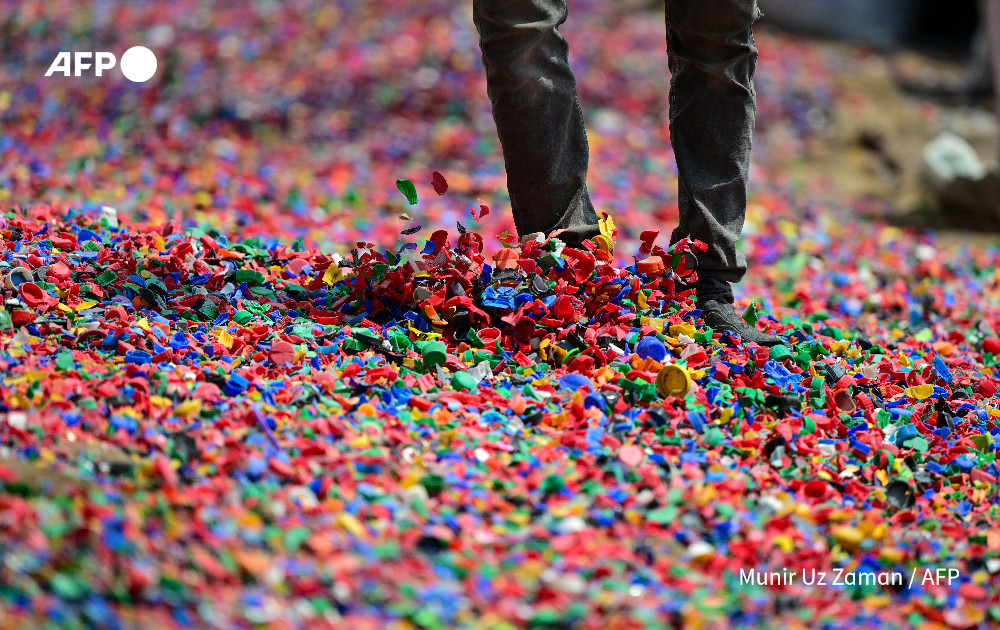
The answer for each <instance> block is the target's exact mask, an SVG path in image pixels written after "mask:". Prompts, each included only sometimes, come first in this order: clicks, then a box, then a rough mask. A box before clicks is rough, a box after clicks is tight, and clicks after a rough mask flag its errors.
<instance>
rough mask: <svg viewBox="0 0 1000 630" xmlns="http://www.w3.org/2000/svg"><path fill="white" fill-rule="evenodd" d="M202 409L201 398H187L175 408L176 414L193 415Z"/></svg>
mask: <svg viewBox="0 0 1000 630" xmlns="http://www.w3.org/2000/svg"><path fill="white" fill-rule="evenodd" d="M199 411H201V401H200V400H185V401H184V402H182V403H181V404H179V405H177V407H176V408H175V409H174V415H175V416H193V415H194V414H196V413H198V412H199Z"/></svg>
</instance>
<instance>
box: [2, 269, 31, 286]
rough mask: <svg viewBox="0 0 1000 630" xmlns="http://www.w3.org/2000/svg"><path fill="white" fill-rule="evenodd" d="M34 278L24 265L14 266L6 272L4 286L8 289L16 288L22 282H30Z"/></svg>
mask: <svg viewBox="0 0 1000 630" xmlns="http://www.w3.org/2000/svg"><path fill="white" fill-rule="evenodd" d="M34 278H35V276H34V275H33V274H32V273H31V270H30V269H28V268H26V267H14V268H13V269H11V270H10V271H8V272H7V276H6V277H5V278H4V286H6V287H7V288H8V289H17V288H19V287H20V286H21V285H22V284H24V283H26V282H31V281H32V280H34Z"/></svg>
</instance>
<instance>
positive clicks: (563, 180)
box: [472, 0, 599, 245]
mask: <svg viewBox="0 0 1000 630" xmlns="http://www.w3.org/2000/svg"><path fill="white" fill-rule="evenodd" d="M472 10H473V19H474V21H475V24H476V29H477V30H478V31H479V38H480V39H479V45H480V49H481V50H482V54H483V65H484V66H485V67H486V85H487V93H488V94H489V98H490V102H491V103H492V105H493V119H494V120H495V121H496V126H497V135H498V136H499V137H500V145H501V147H502V148H503V155H504V162H505V164H506V167H507V188H508V190H509V192H510V200H511V206H512V208H513V214H514V224H515V225H516V226H517V231H518V233H519V234H520V235H521V236H525V235H527V234H531V233H534V232H545V233H548V232H551V231H552V230H555V229H559V228H568V229H569V230H570V231H569V232H567V233H566V234H565V235H563V236H562V237H560V238H562V240H564V241H566V242H567V243H570V244H572V245H579V243H580V242H581V241H582V240H584V239H586V238H590V237H592V236H596V235H597V234H598V233H599V231H598V228H597V214H596V213H595V212H594V206H593V204H592V203H591V201H590V196H589V195H588V193H587V165H588V161H589V148H588V146H587V135H586V132H585V131H584V122H583V111H582V110H581V108H580V102H579V99H578V97H577V93H576V79H575V78H574V77H573V72H572V70H570V66H569V46H568V45H567V43H566V40H565V39H564V38H563V37H562V35H560V34H559V30H558V28H559V26H560V25H561V24H562V23H563V22H565V21H566V15H567V5H566V0H474V2H473V9H472Z"/></svg>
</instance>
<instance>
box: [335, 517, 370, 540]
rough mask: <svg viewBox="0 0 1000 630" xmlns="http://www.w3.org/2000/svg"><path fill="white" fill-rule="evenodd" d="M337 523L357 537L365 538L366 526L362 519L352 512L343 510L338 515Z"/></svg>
mask: <svg viewBox="0 0 1000 630" xmlns="http://www.w3.org/2000/svg"><path fill="white" fill-rule="evenodd" d="M337 524H338V525H340V526H341V527H343V528H344V529H346V530H347V531H349V532H350V533H351V534H353V535H354V536H356V537H357V538H364V536H365V527H364V525H362V524H361V521H359V520H358V519H356V518H355V517H354V515H353V514H351V513H350V512H341V513H340V514H338V515H337Z"/></svg>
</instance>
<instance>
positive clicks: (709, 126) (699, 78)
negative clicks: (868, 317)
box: [665, 0, 759, 302]
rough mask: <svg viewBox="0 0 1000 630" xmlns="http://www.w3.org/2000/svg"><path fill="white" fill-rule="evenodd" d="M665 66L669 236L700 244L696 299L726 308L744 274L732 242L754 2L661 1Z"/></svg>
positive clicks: (752, 58)
mask: <svg viewBox="0 0 1000 630" xmlns="http://www.w3.org/2000/svg"><path fill="white" fill-rule="evenodd" d="M665 3H666V22H667V53H668V56H669V63H670V74H671V79H670V141H671V144H672V145H673V149H674V155H675V157H676V159H677V171H678V178H679V186H678V187H679V190H678V194H679V199H678V203H679V206H680V222H679V225H678V226H677V229H675V230H674V232H673V234H672V235H671V240H672V241H676V240H678V239H680V238H683V237H691V238H694V239H697V240H700V241H703V242H705V243H706V244H707V245H708V251H707V252H705V253H703V254H700V255H699V256H698V282H697V283H696V284H695V288H696V290H697V295H698V299H699V300H702V299H709V298H713V297H714V298H720V299H721V300H722V301H730V302H731V301H732V299H733V298H732V289H731V288H730V284H732V283H736V282H739V281H740V280H741V279H742V278H743V276H744V274H745V273H746V268H747V266H746V260H745V259H744V257H743V255H742V254H741V253H740V252H738V251H737V249H736V242H737V241H738V240H739V237H740V232H742V230H743V221H744V219H745V217H746V202H747V173H748V171H749V167H750V141H751V136H752V134H753V126H754V117H755V115H756V112H757V105H756V95H755V93H754V88H753V73H754V70H755V69H756V66H757V48H756V46H755V45H754V40H753V34H752V33H751V26H752V24H753V23H754V21H755V20H756V19H757V18H758V16H759V11H758V9H757V2H756V0H665Z"/></svg>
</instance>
